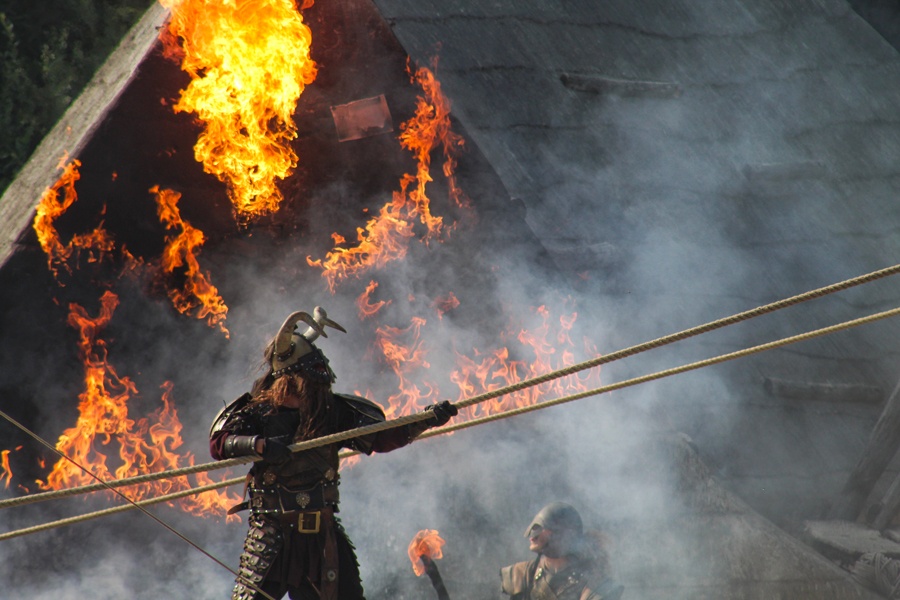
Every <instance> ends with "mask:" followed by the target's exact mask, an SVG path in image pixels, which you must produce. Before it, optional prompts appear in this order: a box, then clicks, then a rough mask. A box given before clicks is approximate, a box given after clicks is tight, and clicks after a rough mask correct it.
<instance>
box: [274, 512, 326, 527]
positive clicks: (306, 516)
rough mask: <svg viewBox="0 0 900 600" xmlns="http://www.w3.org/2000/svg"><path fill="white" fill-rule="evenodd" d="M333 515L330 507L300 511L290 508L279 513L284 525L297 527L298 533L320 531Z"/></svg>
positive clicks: (279, 518)
mask: <svg viewBox="0 0 900 600" xmlns="http://www.w3.org/2000/svg"><path fill="white" fill-rule="evenodd" d="M331 517H332V511H331V510H330V509H325V510H312V511H298V510H289V511H287V512H283V513H281V514H279V515H278V520H279V521H280V522H281V523H283V524H284V525H288V526H290V527H296V528H297V532H298V533H319V531H320V530H321V529H322V527H323V526H324V525H325V523H326V521H327V520H328V519H330V518H331Z"/></svg>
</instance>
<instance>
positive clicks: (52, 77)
mask: <svg viewBox="0 0 900 600" xmlns="http://www.w3.org/2000/svg"><path fill="white" fill-rule="evenodd" d="M152 1H153V0H50V1H47V0H40V1H39V0H7V1H5V2H3V6H2V8H0V190H4V189H6V187H7V186H8V185H9V183H10V182H11V181H12V179H13V178H14V177H15V175H16V173H18V171H19V169H21V168H22V166H23V165H24V164H25V162H26V161H27V160H28V158H29V157H30V156H31V153H32V152H33V151H34V149H35V148H36V147H37V145H38V144H39V143H40V141H41V139H43V137H44V136H45V135H46V134H47V132H49V131H50V129H51V128H52V127H53V125H54V124H55V123H56V122H57V121H58V120H59V118H60V117H61V116H62V114H63V113H64V112H65V110H66V109H67V108H68V106H69V105H70V104H71V103H72V101H73V100H74V99H75V98H76V97H77V96H78V94H79V93H80V92H81V90H82V89H83V88H84V86H85V85H86V84H87V82H88V81H90V78H91V76H93V74H94V72H95V71H96V70H97V69H98V68H99V67H100V65H102V64H103V61H105V60H106V58H107V57H108V56H109V54H110V53H111V52H112V51H113V50H114V49H115V47H116V46H117V45H118V43H119V41H121V39H122V37H123V36H124V35H125V33H127V31H128V30H129V29H130V28H131V26H132V25H134V23H136V22H137V20H138V19H140V17H141V15H143V14H144V12H145V11H146V10H147V9H148V8H149V7H150V6H151V4H152Z"/></svg>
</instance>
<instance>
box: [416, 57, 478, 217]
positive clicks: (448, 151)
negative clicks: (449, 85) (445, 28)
mask: <svg viewBox="0 0 900 600" xmlns="http://www.w3.org/2000/svg"><path fill="white" fill-rule="evenodd" d="M432 69H435V70H436V69H437V58H435V59H434V61H433V63H432ZM432 69H428V68H427V67H419V68H418V69H416V72H415V73H414V74H413V75H412V78H413V80H414V81H416V83H418V84H419V86H420V87H421V88H422V91H423V92H424V95H422V96H419V97H418V98H417V100H416V114H415V116H413V118H412V119H410V120H409V121H407V122H406V123H404V124H402V125H401V126H400V143H401V145H402V146H403V147H404V148H406V149H407V150H409V151H411V152H412V153H413V155H414V156H415V157H416V160H417V161H418V170H417V172H416V179H417V181H418V186H417V187H416V190H415V191H413V192H410V199H411V200H412V201H413V202H414V203H415V205H416V207H417V209H418V212H419V213H420V214H421V218H422V222H423V223H425V224H426V225H428V231H429V233H437V232H438V230H439V229H440V227H441V220H440V219H439V218H438V219H432V218H431V217H430V209H429V206H428V205H429V200H428V197H427V196H426V195H425V185H426V184H427V183H428V182H429V181H431V180H432V179H431V173H430V165H431V152H432V150H433V149H434V148H435V146H436V145H437V144H438V143H439V144H440V145H441V148H442V149H443V154H444V165H443V168H442V171H443V173H444V176H445V177H446V178H447V182H448V184H449V188H450V198H451V199H452V200H453V201H454V202H456V204H457V205H458V206H463V205H464V204H467V202H468V199H467V198H466V196H465V194H464V193H463V191H462V190H461V189H460V188H459V186H458V185H457V183H456V174H455V171H456V160H457V156H458V155H459V153H460V151H461V150H462V148H463V146H464V144H465V140H463V137H462V136H461V135H459V134H457V133H455V132H454V131H453V130H452V129H451V128H450V127H451V122H450V100H449V99H448V98H447V96H446V95H444V93H443V92H442V91H441V84H440V82H439V81H438V80H437V79H436V78H435V76H434V71H433V70H432ZM413 214H415V213H413Z"/></svg>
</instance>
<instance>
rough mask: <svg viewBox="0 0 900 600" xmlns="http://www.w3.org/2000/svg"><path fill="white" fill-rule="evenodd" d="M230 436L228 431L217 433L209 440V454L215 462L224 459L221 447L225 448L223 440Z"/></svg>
mask: <svg viewBox="0 0 900 600" xmlns="http://www.w3.org/2000/svg"><path fill="white" fill-rule="evenodd" d="M229 435H231V432H230V431H222V430H220V431H217V432H215V433H214V434H212V436H211V437H210V438H209V453H210V454H211V455H212V457H213V458H214V459H215V460H222V459H224V458H225V456H224V453H223V449H224V448H223V447H224V446H225V438H227V437H228V436H229Z"/></svg>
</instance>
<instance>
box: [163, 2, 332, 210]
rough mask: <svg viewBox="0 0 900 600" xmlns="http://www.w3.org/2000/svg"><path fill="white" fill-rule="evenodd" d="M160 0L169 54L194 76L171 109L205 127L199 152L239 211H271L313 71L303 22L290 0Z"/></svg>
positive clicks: (289, 163)
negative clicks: (301, 99)
mask: <svg viewBox="0 0 900 600" xmlns="http://www.w3.org/2000/svg"><path fill="white" fill-rule="evenodd" d="M160 4H162V5H163V6H164V7H166V8H168V9H169V10H170V11H171V18H170V21H169V25H168V28H167V29H166V30H165V32H164V34H163V35H161V39H162V42H163V44H164V47H165V52H166V54H167V56H170V57H178V58H180V59H181V68H182V70H184V71H186V72H187V73H188V74H190V76H191V83H190V84H189V85H188V86H187V88H186V89H184V90H182V92H181V97H180V99H179V100H178V102H177V104H175V106H174V110H175V112H182V111H183V112H191V113H194V114H195V115H196V116H197V118H198V119H199V120H200V121H201V122H202V123H203V126H204V130H203V132H202V133H201V134H200V136H199V138H198V139H197V143H196V145H195V146H194V156H195V158H196V159H197V161H198V162H201V163H203V168H204V170H205V171H206V172H207V173H211V174H213V175H215V176H216V177H217V178H218V179H219V180H220V181H222V182H224V183H225V184H226V186H227V188H228V195H229V197H230V199H231V201H232V204H233V205H234V208H235V212H236V214H237V216H238V217H239V218H240V219H242V220H247V219H251V218H253V217H255V216H259V215H264V214H268V213H272V212H274V211H276V210H277V209H278V206H279V204H280V203H281V201H282V199H283V196H282V194H281V192H280V191H279V189H278V188H277V186H276V180H279V179H284V178H285V177H287V176H288V175H290V174H291V172H292V171H293V169H294V167H296V165H297V161H298V157H297V154H296V153H295V152H294V150H293V149H292V148H291V146H290V143H291V141H292V140H293V139H294V138H296V137H297V127H296V125H295V124H294V120H293V114H294V110H295V108H296V105H297V100H298V99H299V97H300V95H301V94H302V93H303V91H304V89H305V87H306V86H307V85H309V84H310V83H312V82H313V81H314V80H315V78H316V64H315V62H313V60H312V59H311V58H310V47H311V44H312V34H311V32H310V30H309V27H307V25H306V24H305V23H304V22H303V17H302V16H301V15H300V13H299V12H298V10H297V9H296V7H295V6H294V2H293V1H292V0H243V1H241V2H235V1H233V0H160ZM310 5H312V2H306V3H304V5H303V8H306V7H308V6H310ZM179 41H180V45H179Z"/></svg>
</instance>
